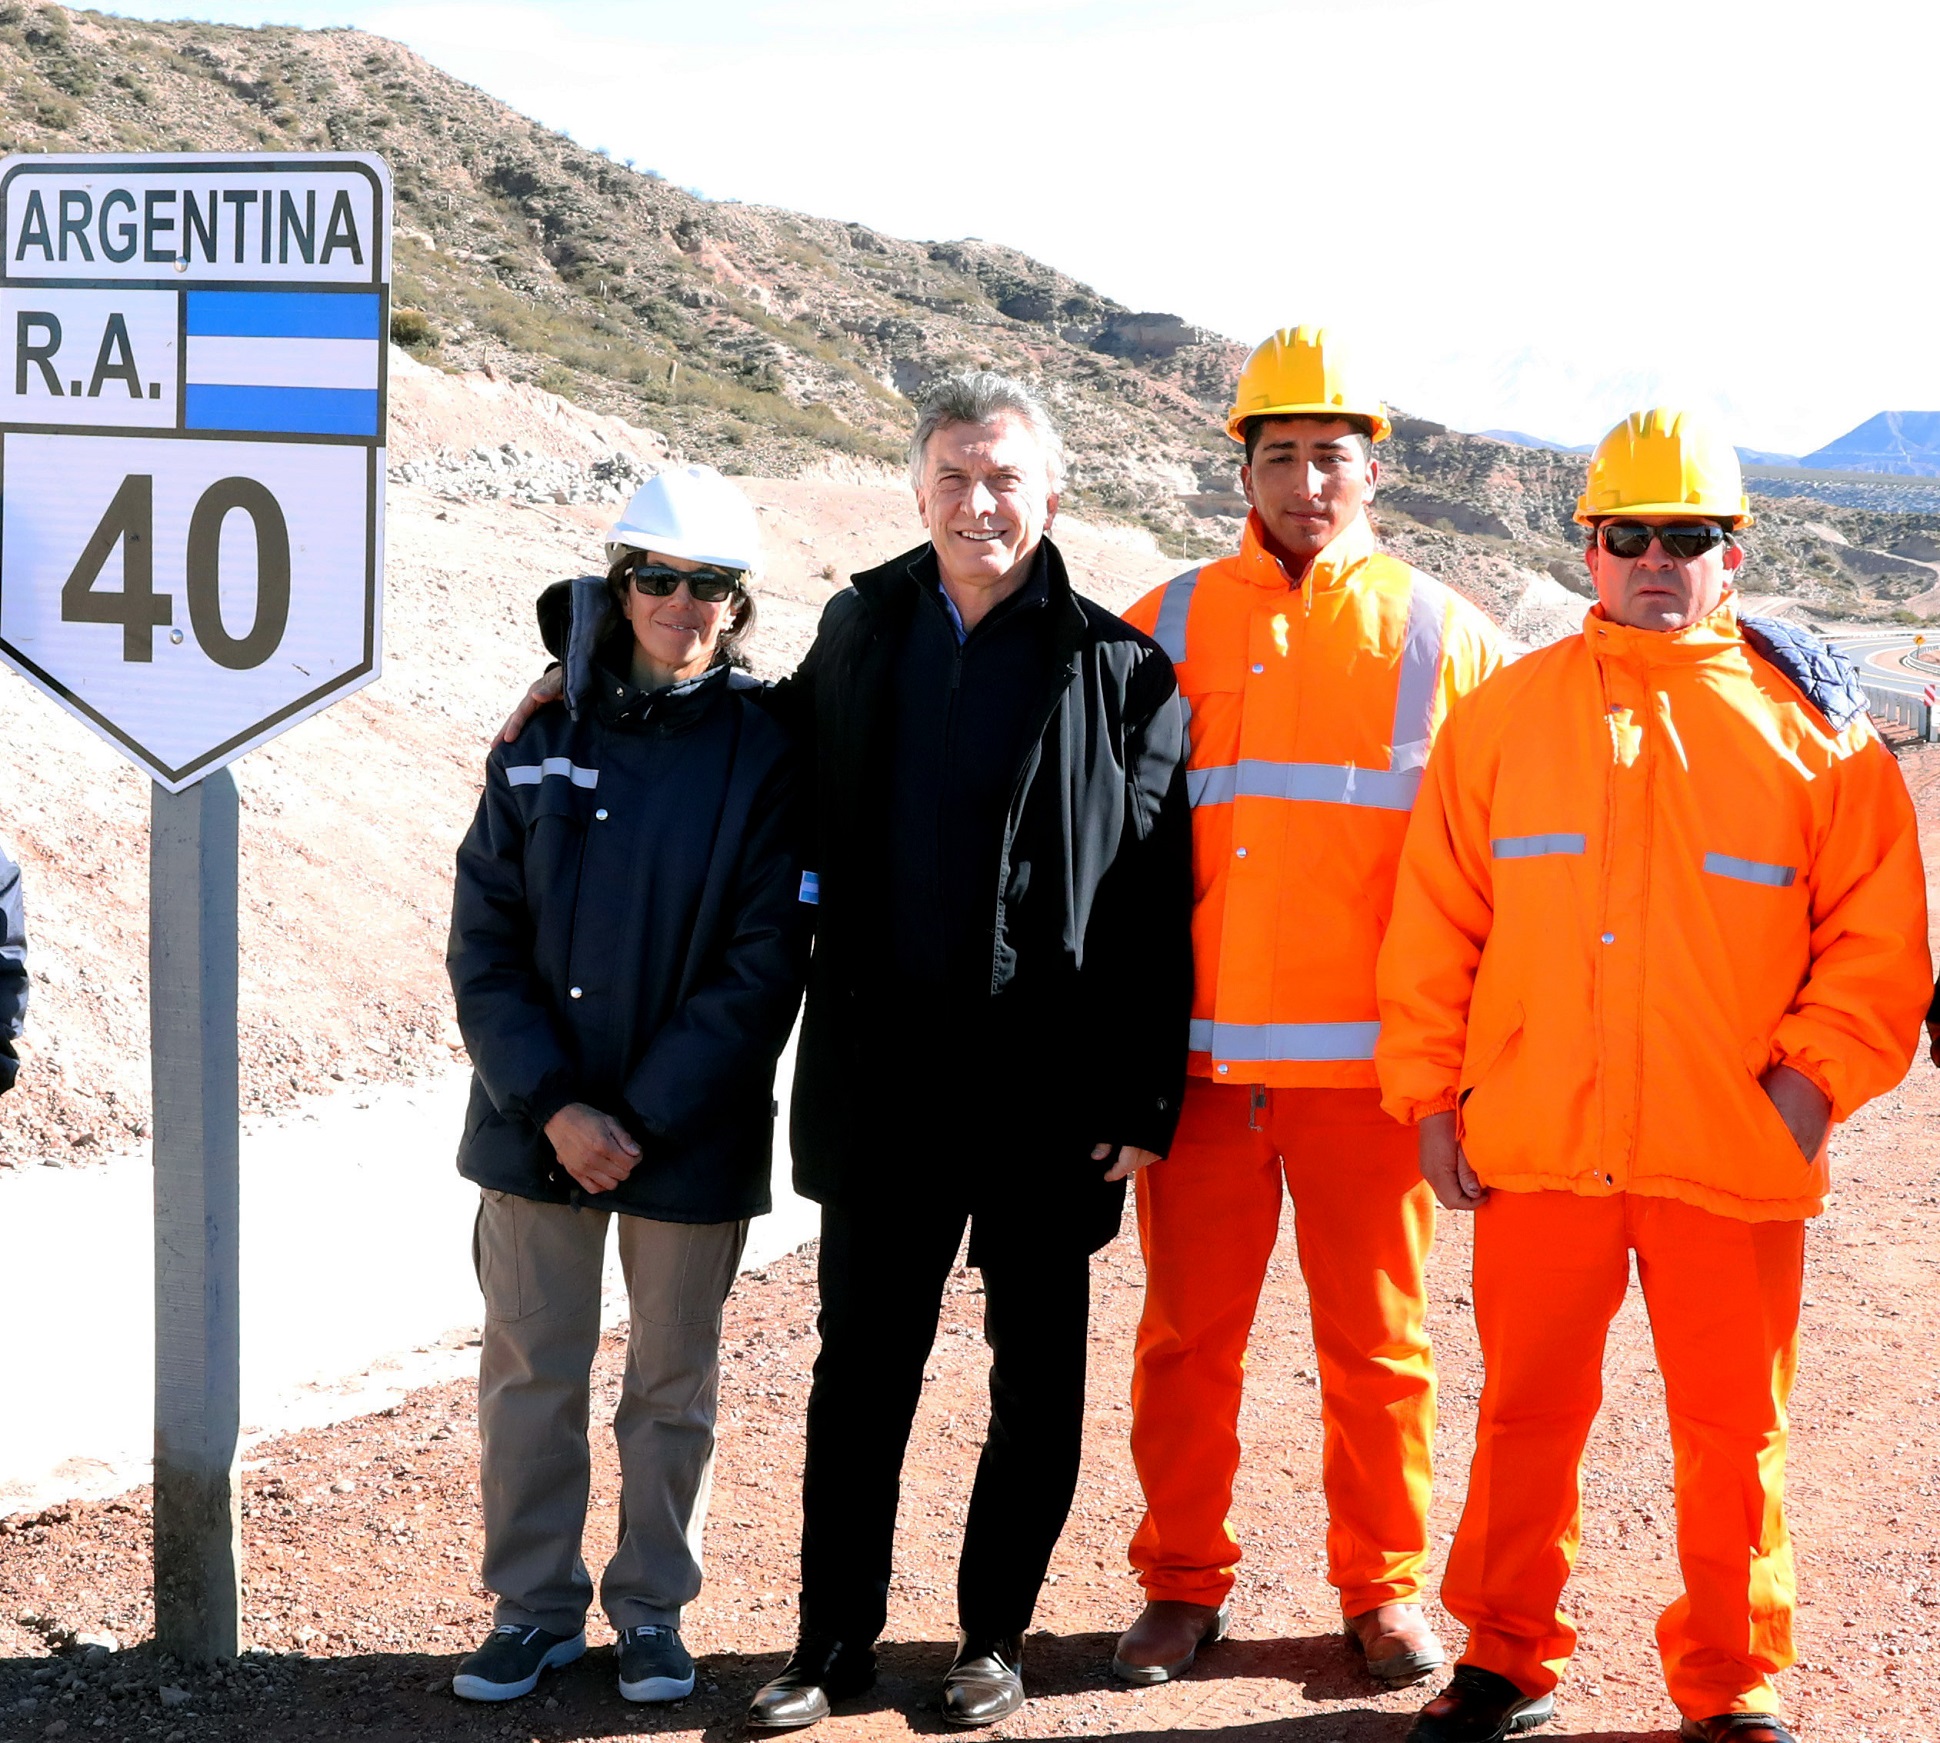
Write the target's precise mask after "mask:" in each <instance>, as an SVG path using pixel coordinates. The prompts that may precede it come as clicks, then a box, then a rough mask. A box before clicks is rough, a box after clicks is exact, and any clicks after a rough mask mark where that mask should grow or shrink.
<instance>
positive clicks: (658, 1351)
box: [472, 1192, 748, 1634]
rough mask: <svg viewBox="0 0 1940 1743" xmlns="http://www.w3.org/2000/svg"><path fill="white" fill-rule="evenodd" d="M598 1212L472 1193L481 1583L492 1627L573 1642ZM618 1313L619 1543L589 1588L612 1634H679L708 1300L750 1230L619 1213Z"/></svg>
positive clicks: (582, 1601) (687, 1590) (688, 1563)
mask: <svg viewBox="0 0 1940 1743" xmlns="http://www.w3.org/2000/svg"><path fill="white" fill-rule="evenodd" d="M611 1220H614V1219H613V1217H612V1214H611V1213H609V1212H607V1211H603V1210H585V1209H575V1208H574V1207H573V1206H570V1205H560V1204H542V1203H540V1202H538V1201H536V1200H534V1199H528V1198H517V1197H514V1196H512V1195H511V1194H509V1193H504V1192H485V1193H483V1194H481V1195H480V1203H479V1207H478V1223H477V1226H476V1229H475V1231H474V1233H473V1236H472V1258H473V1262H474V1264H475V1265H476V1267H477V1270H478V1282H479V1287H480V1288H481V1289H482V1290H483V1291H484V1293H485V1337H484V1346H483V1348H482V1349H481V1351H480V1352H479V1363H478V1434H479V1442H480V1457H479V1488H480V1490H481V1493H482V1497H483V1501H484V1513H485V1565H484V1569H483V1579H484V1583H485V1585H486V1587H487V1589H488V1590H490V1591H492V1592H494V1593H496V1594H497V1596H498V1604H497V1606H496V1609H495V1613H494V1621H495V1623H497V1624H498V1625H501V1626H502V1625H504V1624H506V1623H515V1624H517V1625H519V1626H521V1627H527V1628H544V1629H546V1630H548V1631H549V1632H551V1633H554V1634H576V1633H578V1632H579V1630H580V1628H581V1627H582V1626H583V1625H584V1622H585V1617H586V1611H587V1608H588V1606H589V1605H590V1604H591V1603H592V1598H593V1582H592V1579H591V1577H590V1576H589V1575H588V1573H587V1571H586V1563H585V1561H584V1560H583V1559H582V1558H581V1554H580V1539H581V1535H582V1533H583V1532H584V1530H585V1525H586V1501H587V1491H588V1486H589V1483H590V1480H591V1464H592V1460H591V1453H590V1449H589V1447H588V1444H587V1438H586V1437H587V1419H588V1415H589V1412H590V1408H591V1376H592V1367H593V1357H594V1355H595V1353H596V1352H597V1350H598V1348H599V1332H600V1269H601V1265H602V1263H603V1261H604V1258H605V1252H606V1225H607V1223H608V1222H609V1221H611ZM618 1221H619V1225H620V1229H619V1240H620V1265H621V1268H622V1270H623V1271H624V1272H625V1275H626V1286H627V1299H628V1302H629V1304H630V1306H631V1309H632V1318H631V1326H630V1329H629V1333H628V1338H627V1359H626V1375H625V1378H624V1381H623V1382H622V1385H621V1388H620V1403H619V1408H618V1410H617V1411H616V1412H615V1413H614V1417H613V1436H614V1439H615V1440H616V1441H617V1442H618V1443H619V1452H620V1540H619V1545H618V1547H617V1548H616V1549H615V1550H614V1552H613V1558H612V1560H611V1561H609V1562H608V1563H607V1564H606V1572H605V1574H604V1576H603V1577H602V1579H601V1581H600V1603H601V1606H602V1608H604V1610H605V1611H606V1616H607V1620H608V1621H610V1622H611V1623H612V1624H613V1626H614V1628H615V1629H622V1628H640V1627H646V1626H662V1627H678V1626H679V1624H680V1611H681V1606H682V1605H683V1604H685V1603H687V1602H688V1601H689V1600H690V1599H692V1598H693V1597H694V1595H695V1594H696V1593H697V1592H699V1590H700V1587H701V1530H702V1527H703V1525H704V1524H705V1522H706V1518H707V1503H708V1496H709V1492H710V1490H711V1489H712V1486H713V1474H714V1412H715V1399H716V1392H717V1389H718V1386H719V1381H720V1359H719V1351H720V1341H721V1306H722V1303H723V1302H725V1301H726V1300H727V1295H728V1290H729V1289H730V1288H731V1287H732V1286H733V1283H734V1276H735V1272H736V1270H737V1268H738V1267H739V1265H740V1262H741V1249H742V1247H743V1245H744V1244H745V1243H746V1240H747V1236H748V1225H747V1224H746V1223H745V1222H733V1223H667V1222H654V1221H651V1220H650V1219H648V1218H646V1217H638V1216H624V1215H623V1216H620V1217H619V1218H618Z"/></svg>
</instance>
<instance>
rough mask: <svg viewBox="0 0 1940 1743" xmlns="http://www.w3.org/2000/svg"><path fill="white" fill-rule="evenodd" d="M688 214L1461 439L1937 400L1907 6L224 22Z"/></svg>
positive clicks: (954, 10) (454, 7)
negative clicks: (472, 103) (1639, 415)
mask: <svg viewBox="0 0 1940 1743" xmlns="http://www.w3.org/2000/svg"><path fill="white" fill-rule="evenodd" d="M112 9H113V10H115V11H117V12H121V13H123V14H124V15H127V16H131V17H144V18H169V17H181V16H183V15H184V13H185V10H188V11H192V12H193V15H194V16H197V17H201V18H208V19H212V20H216V21H220V22H226V23H237V24H260V23H265V22H268V23H280V24H302V25H324V24H354V25H357V26H359V27H361V28H363V29H366V30H372V31H376V32H379V33H381V34H383V35H385V36H389V37H392V38H395V39H396V40H398V41H400V42H403V43H405V44H407V45H409V46H410V47H411V48H413V49H416V50H417V51H418V52H419V53H420V54H422V55H424V56H425V57H426V58H427V59H428V60H430V61H432V62H433V63H434V64H436V65H437V66H439V67H442V68H443V69H445V70H446V71H447V72H450V73H453V74H455V75H456V76H458V77H459V78H461V79H464V80H467V81H468V82H470V83H472V84H474V85H477V86H479V87H481V88H483V89H484V90H486V91H488V92H490V93H491V94H492V95H494V96H496V97H498V98H500V99H502V100H503V101H505V102H507V103H509V104H511V105H512V106H513V107H514V108H516V109H519V110H522V111H523V112H525V113H526V114H528V115H530V116H532V117H533V118H535V119H536V120H539V121H541V122H544V123H545V124H547V125H548V126H552V127H557V128H559V129H561V130H563V131H565V132H568V133H570V134H571V135H572V137H573V138H575V139H576V140H578V141H580V143H582V144H584V145H588V146H604V147H606V148H607V149H608V150H610V151H611V152H612V154H613V155H614V156H615V157H616V158H620V159H628V158H631V159H633V160H635V161H636V162H637V164H638V165H639V166H640V167H641V168H651V169H654V170H657V171H659V172H660V173H661V174H662V175H664V176H666V177H667V178H668V179H669V180H670V181H673V182H676V183H678V184H680V185H681V186H684V187H690V188H693V189H695V190H696V191H698V192H700V193H702V194H704V195H706V196H707V197H708V198H710V199H724V200H725V199H732V200H746V201H753V202H758V203H762V204H768V205H778V206H787V207H792V208H794V209H797V210H800V211H805V212H810V213H813V214H815V215H817V216H821V217H829V218H840V219H846V220H859V221H861V222H863V223H865V224H868V225H870V226H872V227H873V228H875V229H878V230H882V231H885V232H887V233H889V234H892V235H897V236H907V237H914V238H923V239H944V238H952V237H959V236H978V237H982V238H984V239H985V240H987V241H993V242H1003V243H1007V244H1009V245H1011V246H1013V247H1016V248H1020V249H1022V250H1024V251H1025V252H1026V253H1028V254H1032V255H1035V256H1037V257H1038V258H1039V259H1041V260H1044V261H1046V262H1048V263H1049V264H1051V265H1054V266H1056V267H1058V268H1059V269H1060V270H1062V271H1064V272H1067V273H1069V274H1071V275H1072V276H1073V277H1076V278H1078V279H1080V280H1083V281H1084V282H1086V283H1087V284H1089V285H1091V286H1092V287H1093V288H1094V289H1095V290H1097V291H1098V292H1100V293H1102V294H1103V295H1105V296H1108V297H1111V298H1114V299H1115V300H1117V301H1118V302H1121V303H1125V304H1128V305H1130V306H1131V307H1133V308H1136V309H1153V310H1165V311H1169V312H1171V313H1175V314H1179V315H1183V316H1184V317H1185V318H1186V319H1187V320H1189V321H1193V322H1196V323H1198V324H1201V325H1203V326H1207V327H1211V328H1214V329H1216V330H1217V331H1219V332H1222V333H1225V334H1228V335H1230V336H1232V337H1234V338H1238V339H1242V340H1247V341H1252V340H1256V339H1258V338H1261V337H1264V336H1265V334H1266V333H1268V332H1269V331H1271V330H1272V329H1273V328H1275V327H1279V326H1284V325H1290V324H1293V323H1296V322H1303V321H1304V322H1316V323H1320V324H1323V325H1326V326H1328V327H1329V328H1331V329H1332V330H1334V331H1335V332H1336V333H1338V334H1340V335H1341V336H1342V337H1343V338H1344V339H1346V340H1347V341H1348V342H1350V343H1351V344H1352V346H1353V348H1354V350H1355V351H1356V353H1357V354H1358V355H1359V357H1360V358H1361V360H1362V361H1363V362H1364V364H1365V365H1366V366H1367V367H1368V369H1369V371H1370V372H1371V373H1372V374H1373V376H1374V378H1375V380H1376V381H1377V383H1378V384H1379V386H1380V388H1381V391H1382V392H1383V395H1384V397H1386V398H1387V399H1388V400H1389V401H1390V402H1392V403H1394V404H1396V405H1399V406H1401V407H1403V408H1405V409H1406V410H1408V411H1410V412H1412V413H1415V414H1416V415H1419V416H1424V417H1431V418H1436V419H1439V420H1441V421H1443V422H1445V423H1449V424H1452V425H1454V426H1455V427H1456V428H1459V429H1469V430H1478V429H1519V430H1525V431H1528V432H1531V433H1533V434H1536V435H1540V436H1544V437H1548V438H1550V439H1552V440H1556V441H1561V442H1567V443H1575V442H1587V441H1594V440H1595V439H1596V437H1597V436H1598V435H1600V434H1601V433H1602V432H1603V431H1604V430H1605V429H1607V428H1608V427H1609V426H1610V425H1611V424H1613V423H1615V422H1616V421H1617V420H1618V419H1619V418H1621V417H1622V416H1623V415H1624V414H1625V413H1627V412H1629V411H1631V410H1633V409H1636V408H1639V407H1642V406H1645V405H1650V404H1661V403H1676V404H1682V405H1688V406H1693V407H1698V408H1702V409H1705V410H1708V411H1709V412H1711V413H1712V414H1713V415H1714V416H1715V417H1717V418H1718V419H1720V420H1721V421H1722V422H1723V424H1724V426H1725V428H1726V429H1727V430H1728V432H1729V433H1730V435H1731V436H1732V438H1733V439H1734V440H1736V441H1737V442H1739V443H1740V444H1741V445H1744V446H1748V447H1754V448H1763V449H1770V450H1773V451H1776V452H1779V453H1789V454H1798V453H1804V452H1807V451H1809V450H1810V449H1813V448H1816V447H1818V446H1820V445H1822V444H1823V443H1826V442H1829V441H1831V440H1832V439H1834V438H1835V437H1837V436H1839V435H1841V434H1842V433H1844V432H1845V431H1846V430H1848V429H1850V428H1851V427H1852V426H1853V425H1855V424H1858V423H1860V422H1862V421H1863V420H1865V419H1866V418H1868V417H1870V416H1872V414H1873V413H1875V412H1878V411H1882V410H1887V409H1896V410H1926V409H1931V408H1935V407H1940V334H1937V333H1936V326H1937V323H1936V320H1935V303H1936V296H1937V294H1940V291H1937V289H1936V287H1937V286H1940V225H1937V224H1935V223H1934V222H1933V221H1932V218H1931V215H1930V214H1931V209H1932V194H1933V189H1934V183H1935V179H1936V176H1935V171H1936V161H1935V159H1936V153H1935V149H1934V144H1935V137H1936V136H1935V130H1934V126H1933V121H1932V114H1933V107H1932V101H1933V100H1932V96H1931V89H1930V80H1931V77H1932V69H1933V68H1934V67H1935V66H1936V65H1940V8H1936V7H1933V6H1931V5H1930V4H1925V5H1913V4H1904V3H1900V0H1839V3H1838V4H1835V5H1826V4H1824V3H1823V0H1821V3H1819V4H1816V5H1813V4H1804V3H1801V0H1762V3H1761V4H1755V5H1751V4H1741V3H1739V0H1676V3H1671V4H1666V3H1663V0H1622V3H1621V4H1619V3H1617V0H1597V3H1596V4H1586V3H1584V0H1278V3H1277V4H1273V5H1265V4H1261V3H1260V0H1166V3H1159V0H975V3H974V4H970V5H965V4H961V3H959V4H956V5H947V6H946V5H939V4H936V3H935V0H812V3H809V4H803V3H802V0H793V3H786V0H710V3H709V4H706V5H698V4H696V3H695V0H625V3H609V0H570V3H569V0H552V3H540V0H527V3H524V4H517V3H501V4H492V3H489V0H487V3H479V0H462V3H461V0H417V3H415V4H400V3H395V0H393V3H388V4H387V3H383V0H322V3H318V0H249V3H247V4H244V5H227V4H220V3H216V0H209V3H206V4H201V5H195V4H193V0H191V5H190V6H189V7H188V8H185V7H184V5H183V3H182V0H175V4H173V5H119V6H115V7H113V8H112Z"/></svg>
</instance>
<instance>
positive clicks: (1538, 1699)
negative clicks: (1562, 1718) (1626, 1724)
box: [1407, 1664, 1739, 1743]
mask: <svg viewBox="0 0 1940 1743" xmlns="http://www.w3.org/2000/svg"><path fill="white" fill-rule="evenodd" d="M1555 1712H1556V1697H1555V1696H1554V1695H1526V1694H1524V1693H1523V1692H1522V1690H1521V1689H1519V1688H1517V1687H1516V1685H1515V1684H1514V1683H1512V1682H1511V1681H1510V1680H1509V1679H1508V1678H1507V1677H1506V1676H1497V1675H1496V1673H1495V1672H1494V1671H1492V1670H1484V1669H1483V1668H1482V1667H1481V1666H1480V1665H1477V1664H1458V1665H1456V1667H1455V1674H1454V1675H1453V1676H1452V1677H1450V1678H1449V1680H1448V1687H1447V1688H1445V1689H1443V1690H1442V1692H1441V1693H1440V1694H1438V1695H1437V1696H1436V1697H1435V1698H1434V1699H1433V1700H1432V1701H1430V1702H1429V1703H1428V1705H1427V1706H1425V1707H1423V1708H1422V1709H1421V1711H1420V1713H1419V1714H1417V1715H1416V1718H1415V1722H1414V1728H1413V1729H1412V1730H1410V1731H1409V1733H1408V1739H1407V1743H1503V1739H1505V1738H1508V1737H1514V1736H1515V1735H1517V1734H1518V1733H1519V1732H1522V1731H1532V1730H1534V1729H1535V1728H1536V1726H1538V1725H1540V1724H1542V1723H1543V1722H1544V1721H1545V1720H1547V1719H1549V1718H1551V1717H1553V1716H1554V1714H1555ZM1733 1743H1739V1740H1737V1739H1733Z"/></svg>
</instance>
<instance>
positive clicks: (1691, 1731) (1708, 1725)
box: [1677, 1713, 1799, 1743]
mask: <svg viewBox="0 0 1940 1743" xmlns="http://www.w3.org/2000/svg"><path fill="white" fill-rule="evenodd" d="M1677 1734H1678V1736H1680V1737H1682V1738H1684V1739H1685V1740H1686V1743H1799V1740H1798V1739H1797V1738H1796V1737H1794V1736H1793V1735H1792V1733H1791V1732H1790V1731H1788V1730H1786V1729H1785V1722H1784V1721H1783V1720H1782V1719H1780V1718H1779V1716H1778V1715H1777V1714H1776V1713H1717V1714H1714V1715H1713V1716H1712V1717H1711V1718H1708V1719H1686V1720H1685V1721H1684V1723H1683V1724H1682V1725H1680V1726H1679V1727H1678V1730H1677Z"/></svg>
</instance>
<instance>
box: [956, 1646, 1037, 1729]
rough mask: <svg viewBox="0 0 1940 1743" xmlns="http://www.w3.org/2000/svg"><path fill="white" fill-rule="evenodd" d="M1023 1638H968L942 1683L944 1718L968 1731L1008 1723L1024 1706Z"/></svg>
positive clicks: (958, 1650)
mask: <svg viewBox="0 0 1940 1743" xmlns="http://www.w3.org/2000/svg"><path fill="white" fill-rule="evenodd" d="M1023 1673H1024V1637H1023V1636H1022V1635H1021V1634H1009V1635H1003V1636H999V1637H996V1638H992V1637H991V1636H989V1635H983V1636H973V1635H969V1634H965V1635H963V1636H962V1637H961V1643H960V1644H959V1645H958V1647H957V1657H956V1663H954V1664H953V1665H951V1666H950V1670H949V1674H948V1675H947V1676H945V1677H944V1679H943V1717H944V1718H946V1719H947V1720H949V1722H950V1723H951V1724H952V1725H962V1726H964V1727H965V1728H966V1729H967V1728H968V1727H970V1726H973V1725H994V1724H996V1723H997V1721H998V1720H999V1719H1008V1718H1009V1717H1010V1716H1011V1714H1012V1713H1014V1712H1016V1711H1017V1709H1018V1708H1019V1707H1021V1706H1022V1705H1023V1704H1024V1674H1023Z"/></svg>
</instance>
